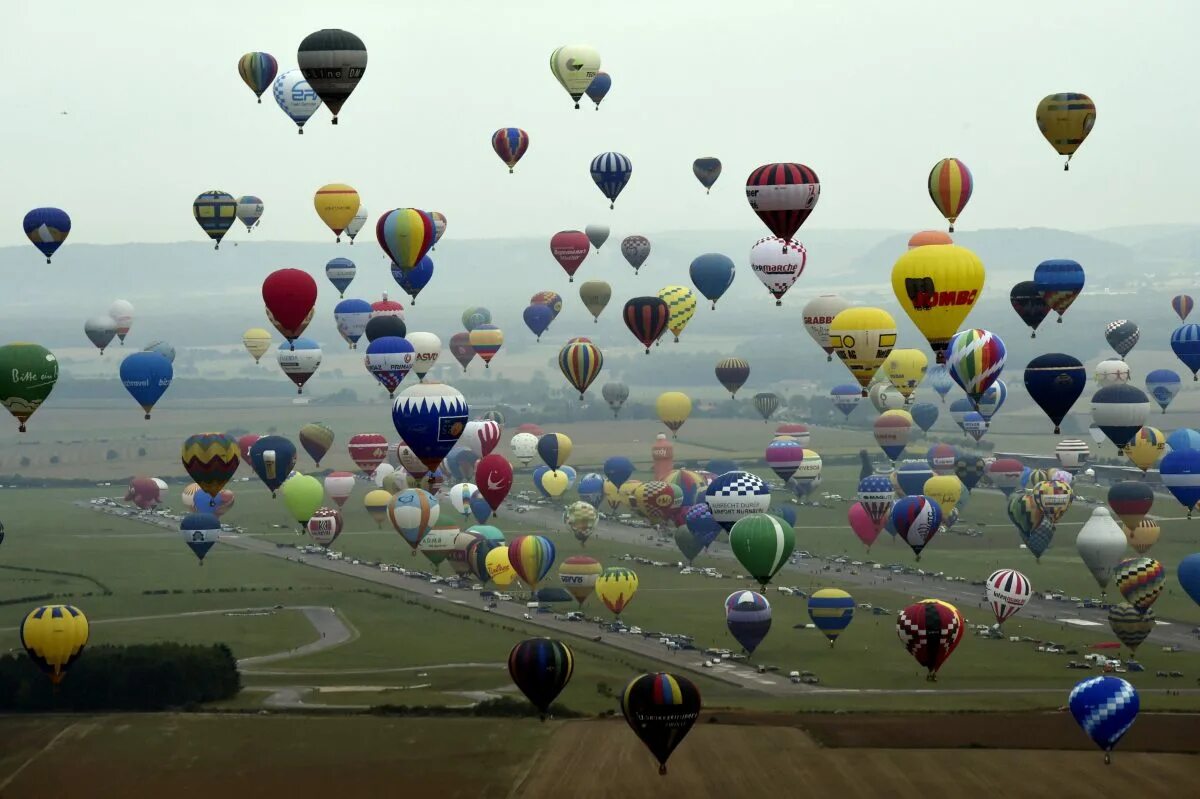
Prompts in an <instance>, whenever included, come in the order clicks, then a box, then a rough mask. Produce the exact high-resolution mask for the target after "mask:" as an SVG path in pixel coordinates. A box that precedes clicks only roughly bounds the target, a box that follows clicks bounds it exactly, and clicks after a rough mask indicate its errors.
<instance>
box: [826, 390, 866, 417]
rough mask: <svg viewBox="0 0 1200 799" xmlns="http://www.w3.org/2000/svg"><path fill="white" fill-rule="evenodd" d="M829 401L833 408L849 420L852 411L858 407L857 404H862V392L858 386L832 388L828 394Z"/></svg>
mask: <svg viewBox="0 0 1200 799" xmlns="http://www.w3.org/2000/svg"><path fill="white" fill-rule="evenodd" d="M829 399H830V401H831V402H832V403H833V407H835V408H837V409H838V410H839V411H841V412H842V414H843V415H845V417H846V418H847V419H849V418H850V414H852V413H854V409H855V408H857V407H858V403H860V402H862V390H861V389H860V388H859V387H858V386H855V385H850V384H846V385H841V386H834V387H833V389H832V390H831V391H830V392H829Z"/></svg>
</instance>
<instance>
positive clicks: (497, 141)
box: [492, 128, 529, 174]
mask: <svg viewBox="0 0 1200 799" xmlns="http://www.w3.org/2000/svg"><path fill="white" fill-rule="evenodd" d="M492 149H493V150H495V151H496V155H497V156H499V158H500V160H501V161H503V162H504V163H505V164H507V165H508V172H509V174H512V171H513V167H515V166H516V165H517V162H518V161H520V160H521V156H523V155H525V151H526V150H528V149H529V134H528V133H526V132H525V131H523V130H521V129H520V128H500V129H499V130H497V131H496V132H495V133H493V134H492Z"/></svg>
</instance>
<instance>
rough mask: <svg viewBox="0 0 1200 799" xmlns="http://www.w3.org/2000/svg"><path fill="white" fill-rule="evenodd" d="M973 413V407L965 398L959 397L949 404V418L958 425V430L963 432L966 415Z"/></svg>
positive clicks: (964, 430)
mask: <svg viewBox="0 0 1200 799" xmlns="http://www.w3.org/2000/svg"><path fill="white" fill-rule="evenodd" d="M974 411H975V406H974V405H972V404H971V400H969V399H967V398H966V397H959V398H958V399H956V400H954V402H951V403H950V418H951V419H953V420H954V423H955V424H956V425H958V429H959V430H962V431H963V432H966V428H965V427H963V419H966V418H967V414H968V413H973V412H974Z"/></svg>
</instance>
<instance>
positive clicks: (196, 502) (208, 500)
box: [192, 488, 232, 516]
mask: <svg viewBox="0 0 1200 799" xmlns="http://www.w3.org/2000/svg"><path fill="white" fill-rule="evenodd" d="M224 493H225V492H223V491H222V492H218V493H217V495H216V496H215V497H214V496H213V495H212V494H210V493H208V492H207V491H205V490H204V489H203V488H198V489H196V493H195V494H193V495H192V507H194V508H204V509H207V512H208V513H212V514H213V515H214V516H215V515H216V513H217V508H220V507H221V506H222V505H224V504H225V496H222V494H224ZM231 493H232V492H231ZM226 496H228V494H227V495H226ZM231 507H232V506H231ZM199 512H200V513H204V512H205V511H203V510H202V511H199Z"/></svg>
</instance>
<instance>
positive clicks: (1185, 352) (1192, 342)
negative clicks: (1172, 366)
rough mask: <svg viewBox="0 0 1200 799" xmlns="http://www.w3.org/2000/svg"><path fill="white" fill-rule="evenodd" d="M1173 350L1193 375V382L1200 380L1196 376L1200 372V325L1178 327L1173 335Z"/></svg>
mask: <svg viewBox="0 0 1200 799" xmlns="http://www.w3.org/2000/svg"><path fill="white" fill-rule="evenodd" d="M1171 349H1172V350H1173V351H1174V352H1175V356H1176V357H1177V358H1179V360H1180V361H1182V362H1183V365H1184V366H1186V367H1187V368H1188V371H1189V372H1191V373H1192V380H1193V381H1195V380H1197V379H1200V378H1197V376H1196V373H1197V371H1200V325H1197V324H1186V325H1180V326H1179V327H1177V328H1176V329H1175V330H1174V331H1173V332H1172V333H1171Z"/></svg>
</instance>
